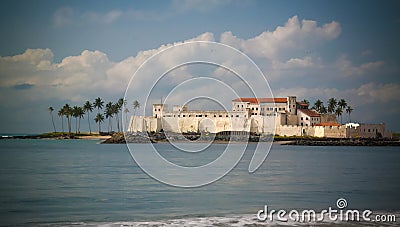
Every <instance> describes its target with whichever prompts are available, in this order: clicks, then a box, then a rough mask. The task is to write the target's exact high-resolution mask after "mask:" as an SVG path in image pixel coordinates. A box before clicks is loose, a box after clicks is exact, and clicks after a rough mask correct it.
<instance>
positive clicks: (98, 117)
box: [94, 113, 104, 134]
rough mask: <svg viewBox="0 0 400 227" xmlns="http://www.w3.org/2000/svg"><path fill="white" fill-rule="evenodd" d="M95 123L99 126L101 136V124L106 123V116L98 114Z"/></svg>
mask: <svg viewBox="0 0 400 227" xmlns="http://www.w3.org/2000/svg"><path fill="white" fill-rule="evenodd" d="M94 121H95V122H96V123H98V124H99V134H100V132H101V126H100V125H101V122H103V121H104V116H103V114H101V113H98V114H97V115H96V118H95V119H94Z"/></svg>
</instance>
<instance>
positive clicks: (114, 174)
mask: <svg viewBox="0 0 400 227" xmlns="http://www.w3.org/2000/svg"><path fill="white" fill-rule="evenodd" d="M155 146H157V147H158V148H159V150H161V153H162V155H163V156H164V157H166V158H168V159H170V160H172V161H176V162H177V163H179V162H183V160H189V161H190V162H191V163H193V162H198V163H200V164H201V163H206V162H208V161H209V160H213V159H214V158H215V157H217V156H218V155H219V154H220V153H221V151H222V150H223V148H224V146H225V145H223V144H215V145H213V146H212V147H211V148H210V150H211V151H212V152H205V153H200V154H198V155H197V156H193V155H191V156H190V155H188V154H180V153H179V152H176V151H174V150H173V148H172V147H171V146H170V145H168V144H156V145H155ZM249 146H254V144H250V145H249ZM251 155H252V153H250V152H248V153H246V154H245V155H244V157H243V158H242V160H241V161H240V163H239V164H238V166H237V167H236V168H235V169H234V170H233V171H232V172H230V173H229V174H228V175H227V176H225V177H224V178H222V179H221V180H219V181H217V182H215V183H213V184H210V185H208V186H204V187H199V188H194V189H182V188H176V187H171V186H167V185H164V184H162V183H159V182H158V181H156V180H154V179H152V178H150V177H148V176H147V175H146V174H145V173H143V172H142V171H141V169H140V168H139V167H138V166H137V165H136V164H135V162H134V161H133V160H132V158H131V156H130V154H129V152H128V149H127V147H126V145H102V144H99V142H98V141H84V140H68V141H67V140H0V204H1V205H0V221H1V223H0V224H2V225H16V224H22V225H24V224H55V225H58V224H59V225H64V224H88V225H91V224H94V225H97V224H104V225H120V224H121V223H122V224H124V223H125V224H133V225H135V223H141V222H149V221H150V223H156V224H160V223H164V224H165V223H170V224H171V223H175V222H174V221H171V220H176V219H178V220H180V221H176V222H178V224H177V225H180V224H182V223H184V221H185V220H186V221H187V222H193V221H198V222H199V223H203V224H207V223H208V222H210V220H211V221H212V219H213V218H212V217H223V218H220V219H219V221H221V220H227V222H228V223H231V224H233V223H237V220H238V219H246V218H247V219H249V220H250V219H252V218H254V214H256V212H257V211H258V210H259V209H262V208H263V207H264V205H268V207H271V209H298V210H302V209H315V210H321V209H327V208H328V207H329V206H331V207H335V204H336V200H337V199H338V198H342V197H343V198H346V200H347V202H348V207H349V208H353V209H371V210H374V211H379V212H391V213H398V211H399V210H400V177H399V174H400V151H399V150H398V148H397V147H303V146H279V145H274V146H273V148H272V150H271V152H270V154H269V156H268V158H267V160H266V161H265V162H264V164H263V165H262V166H261V168H260V169H259V170H258V171H257V172H256V173H254V174H249V173H248V171H247V169H248V165H249V162H250V159H251ZM191 158H192V159H193V160H190V159H191ZM249 215H250V216H249ZM204 217H206V218H204ZM232 217H234V218H233V219H235V220H236V221H234V222H233V221H232V220H230V219H229V218H232ZM164 220H170V221H164ZM206 221H208V222H207V223H206ZM187 222H185V223H187ZM179 223H180V224H179ZM208 224H210V223H208ZM242 224H243V223H242ZM182 225H183V224H182ZM227 225H230V224H227Z"/></svg>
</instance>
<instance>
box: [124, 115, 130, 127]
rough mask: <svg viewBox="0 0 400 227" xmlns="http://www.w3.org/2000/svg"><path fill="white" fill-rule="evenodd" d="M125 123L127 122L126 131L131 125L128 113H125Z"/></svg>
mask: <svg viewBox="0 0 400 227" xmlns="http://www.w3.org/2000/svg"><path fill="white" fill-rule="evenodd" d="M125 124H126V131H128V127H129V124H128V114H125Z"/></svg>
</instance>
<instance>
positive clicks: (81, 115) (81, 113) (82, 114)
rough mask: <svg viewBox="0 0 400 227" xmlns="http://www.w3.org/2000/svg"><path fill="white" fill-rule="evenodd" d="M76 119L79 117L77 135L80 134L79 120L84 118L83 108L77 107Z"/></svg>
mask: <svg viewBox="0 0 400 227" xmlns="http://www.w3.org/2000/svg"><path fill="white" fill-rule="evenodd" d="M77 111H78V113H77V114H78V117H79V123H78V133H80V132H81V119H82V118H84V117H85V111H84V110H83V107H80V106H78V110H77Z"/></svg>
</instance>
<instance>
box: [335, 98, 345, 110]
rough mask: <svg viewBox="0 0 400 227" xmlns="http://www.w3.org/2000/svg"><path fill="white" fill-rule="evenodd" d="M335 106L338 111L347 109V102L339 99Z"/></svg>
mask: <svg viewBox="0 0 400 227" xmlns="http://www.w3.org/2000/svg"><path fill="white" fill-rule="evenodd" d="M337 105H338V107H340V109H342V110H344V109H346V107H347V102H346V100H344V99H340V100H339V102H338V103H337Z"/></svg>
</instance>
